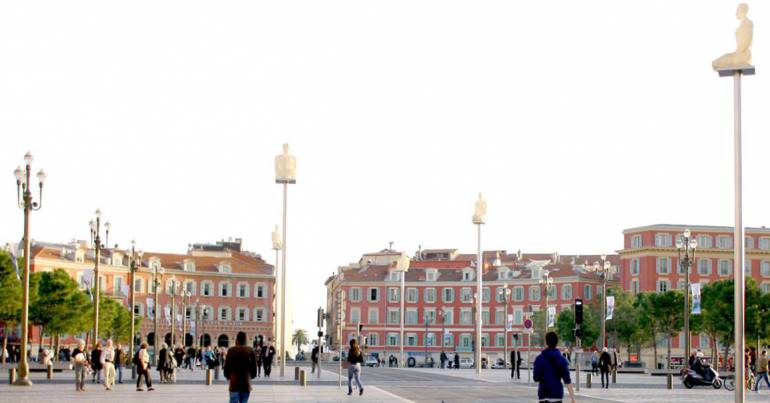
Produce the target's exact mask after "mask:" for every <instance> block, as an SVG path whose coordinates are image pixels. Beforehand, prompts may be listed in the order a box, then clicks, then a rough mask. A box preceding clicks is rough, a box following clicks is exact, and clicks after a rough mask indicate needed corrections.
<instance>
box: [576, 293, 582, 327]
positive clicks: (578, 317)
mask: <svg viewBox="0 0 770 403" xmlns="http://www.w3.org/2000/svg"><path fill="white" fill-rule="evenodd" d="M582 323H583V300H582V299H580V298H575V324H576V325H580V324H582Z"/></svg>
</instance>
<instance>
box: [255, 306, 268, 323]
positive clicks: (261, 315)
mask: <svg viewBox="0 0 770 403" xmlns="http://www.w3.org/2000/svg"><path fill="white" fill-rule="evenodd" d="M254 320H255V321H257V322H264V321H265V310H264V309H262V308H257V309H256V310H255V311H254Z"/></svg>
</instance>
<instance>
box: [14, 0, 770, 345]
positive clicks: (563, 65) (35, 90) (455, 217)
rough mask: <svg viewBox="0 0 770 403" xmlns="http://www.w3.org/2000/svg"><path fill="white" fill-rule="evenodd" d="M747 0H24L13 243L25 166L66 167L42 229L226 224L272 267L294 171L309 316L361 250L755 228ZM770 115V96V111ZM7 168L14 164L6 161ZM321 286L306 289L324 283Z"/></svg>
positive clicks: (299, 274) (157, 237)
mask: <svg viewBox="0 0 770 403" xmlns="http://www.w3.org/2000/svg"><path fill="white" fill-rule="evenodd" d="M736 5H737V3H736V2H733V1H676V2H671V1H649V0H645V1H624V2H617V1H591V2H574V1H566V0H565V1H538V2H521V1H483V2H478V1H465V2H461V1H388V2H381V1H376V2H375V1H330V2H317V1H291V2H283V1H282V2H252V1H226V2H208V1H164V2H157V1H133V2H105V1H68V2H61V1H12V2H3V3H0V163H1V164H0V172H2V168H3V167H5V168H4V169H6V174H7V176H5V179H6V180H5V181H0V183H5V185H3V186H0V200H2V201H4V202H3V203H0V205H1V206H4V207H2V208H0V240H2V241H3V243H4V242H6V241H14V240H18V239H20V238H21V234H22V222H23V220H22V214H21V211H20V210H19V209H17V208H15V207H14V203H13V201H14V200H15V197H16V195H15V185H14V178H13V175H12V172H13V170H14V168H15V167H16V166H17V165H20V164H22V163H23V159H22V157H23V155H24V153H25V152H27V151H28V150H29V151H32V152H33V154H34V155H35V158H36V159H35V162H34V165H33V169H34V170H35V171H37V169H39V168H44V169H45V170H46V172H47V173H48V181H47V182H46V184H45V188H44V195H43V197H44V198H43V205H42V209H41V210H40V211H38V212H35V213H33V216H32V236H31V237H32V238H33V239H36V240H42V241H49V242H67V241H69V240H71V239H73V238H77V239H87V238H88V221H89V220H90V219H91V218H92V217H93V213H94V210H95V209H96V208H101V210H102V211H103V213H104V217H105V218H106V219H107V220H109V221H111V222H112V225H113V227H112V232H111V235H110V243H111V244H113V243H117V244H119V245H120V246H124V247H125V246H127V245H128V243H129V241H130V240H131V239H136V241H137V244H138V246H139V247H140V248H142V249H144V250H149V251H162V252H170V253H184V252H185V251H186V248H187V245H188V244H189V243H194V242H214V241H217V240H221V239H223V238H227V237H234V238H235V237H239V238H243V240H244V247H245V249H247V250H250V251H254V252H257V253H261V254H262V255H263V256H264V257H265V259H266V260H267V261H268V262H270V263H273V262H274V260H275V259H274V255H273V251H272V250H271V249H270V248H271V241H270V240H271V238H270V232H271V231H272V229H273V226H274V225H276V224H279V223H280V220H281V189H280V186H279V185H276V184H275V183H274V171H273V159H274V157H275V156H276V155H277V154H279V153H280V152H281V145H282V144H283V143H284V142H287V143H289V144H290V151H291V153H292V154H294V155H295V156H296V158H297V184H296V185H292V186H291V187H290V189H289V201H288V228H287V236H288V240H287V253H288V257H287V268H288V271H287V273H288V278H289V282H288V285H289V287H290V288H291V289H292V294H293V298H294V301H293V303H296V304H294V306H295V308H294V315H295V318H294V321H295V326H296V327H298V328H304V329H306V330H308V331H309V332H310V333H314V332H315V310H316V308H317V307H318V306H321V305H323V304H324V303H325V288H324V286H323V282H324V280H325V279H326V278H327V277H328V276H329V275H330V274H332V273H333V272H335V271H336V268H337V266H339V265H342V264H346V263H348V262H351V261H357V260H358V259H359V257H360V255H361V254H362V253H366V252H372V251H377V250H381V249H384V248H387V247H388V242H390V241H392V242H394V243H393V248H394V249H398V250H403V251H406V252H408V253H409V254H413V253H414V252H415V251H416V250H417V248H418V246H420V245H421V246H422V247H423V248H459V249H460V250H462V251H463V252H466V253H473V252H474V251H475V245H476V239H475V237H476V231H475V228H474V226H473V224H472V223H471V216H472V214H473V203H474V200H475V199H476V197H477V193H478V192H483V194H484V196H485V198H486V199H487V201H488V215H487V224H486V225H485V226H484V228H483V234H482V243H483V248H484V249H487V250H492V249H505V250H508V251H509V252H515V251H516V250H519V249H521V250H522V251H525V252H555V251H558V252H560V253H562V254H566V253H580V254H588V253H611V252H613V251H615V250H618V249H621V248H622V230H623V229H624V228H629V227H634V226H641V225H648V224H656V223H672V224H693V225H694V224H701V225H732V224H733V222H734V221H733V151H732V150H733V139H732V124H733V120H732V119H733V116H732V102H733V100H732V82H731V80H730V79H725V78H722V79H720V78H718V77H717V75H716V73H714V72H713V71H712V70H711V61H712V60H713V59H715V58H716V57H718V56H720V55H721V54H723V53H726V52H730V51H732V50H734V47H735V44H734V30H735V28H736V27H737V25H738V21H737V20H736V19H735V8H736ZM750 6H751V8H750V11H749V17H750V18H751V19H752V20H753V21H754V23H755V30H754V47H753V49H754V64H755V65H756V66H757V72H758V75H756V76H752V77H746V78H744V80H743V82H744V85H743V117H744V120H743V130H744V131H743V135H744V138H743V139H744V143H743V145H744V153H743V158H744V162H743V168H744V177H743V181H744V193H743V196H744V223H745V225H746V226H762V225H770V209H768V208H767V207H766V206H767V205H768V203H770V188H768V186H767V170H768V166H767V150H769V149H770V136H768V129H770V124H769V123H768V121H767V115H765V113H766V112H764V113H763V112H761V111H762V110H766V106H767V105H768V101H769V99H768V98H769V97H770V95H769V94H770V81H768V79H766V78H765V77H766V74H765V72H764V70H763V66H766V65H767V63H766V61H767V59H768V57H769V56H768V53H767V52H763V51H762V49H767V48H768V47H767V40H766V38H767V37H768V36H767V34H766V32H767V30H765V27H766V26H767V25H766V24H770V4H768V3H767V2H752V3H751V4H750ZM762 116H765V118H763V117H762ZM2 177H3V176H2V175H0V178H2ZM300 302H301V304H300Z"/></svg>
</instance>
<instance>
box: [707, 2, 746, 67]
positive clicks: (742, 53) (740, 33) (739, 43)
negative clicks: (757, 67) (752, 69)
mask: <svg viewBox="0 0 770 403" xmlns="http://www.w3.org/2000/svg"><path fill="white" fill-rule="evenodd" d="M748 13H749V5H748V4H746V3H741V4H739V5H738V10H737V11H736V17H737V18H738V19H739V20H741V24H740V25H739V26H738V29H736V30H735V43H736V46H735V52H732V53H726V54H724V55H722V56H720V57H719V58H718V59H716V60H714V61H713V62H712V63H711V67H713V68H714V70H717V69H724V68H730V67H741V66H750V65H751V42H752V37H753V36H754V23H753V22H751V20H750V19H749V18H748V17H747V16H746V15H747V14H748Z"/></svg>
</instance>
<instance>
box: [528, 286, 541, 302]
mask: <svg viewBox="0 0 770 403" xmlns="http://www.w3.org/2000/svg"><path fill="white" fill-rule="evenodd" d="M529 300H530V301H540V286H536V285H533V286H530V287H529Z"/></svg>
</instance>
